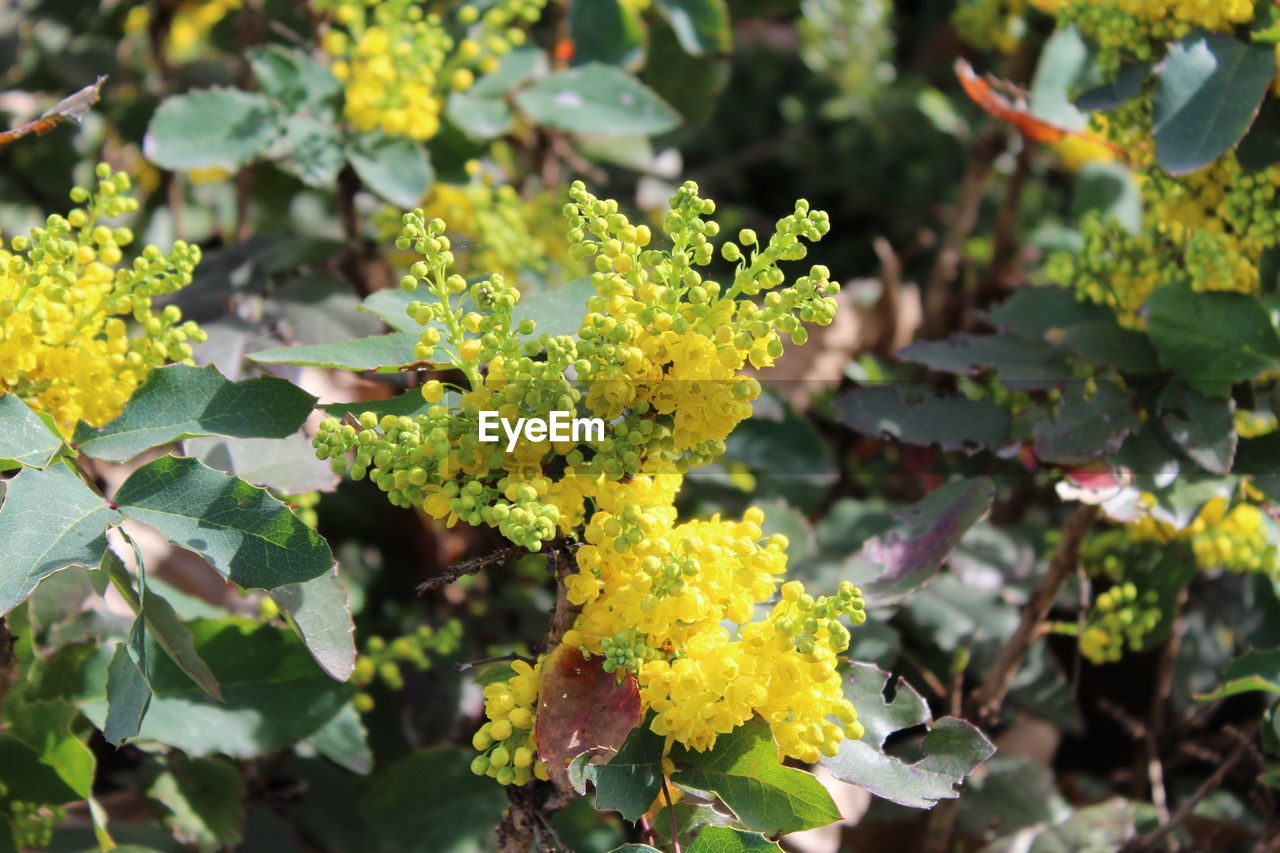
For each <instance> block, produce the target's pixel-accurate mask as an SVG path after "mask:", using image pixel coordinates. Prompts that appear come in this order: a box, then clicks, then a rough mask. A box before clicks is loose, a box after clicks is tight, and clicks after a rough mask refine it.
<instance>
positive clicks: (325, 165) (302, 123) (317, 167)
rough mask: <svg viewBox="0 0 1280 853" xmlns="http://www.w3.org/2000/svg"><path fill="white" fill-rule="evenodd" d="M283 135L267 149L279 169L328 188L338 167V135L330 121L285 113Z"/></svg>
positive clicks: (339, 148) (340, 138) (314, 185)
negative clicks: (286, 116)
mask: <svg viewBox="0 0 1280 853" xmlns="http://www.w3.org/2000/svg"><path fill="white" fill-rule="evenodd" d="M283 127H284V134H283V135H282V136H281V137H280V139H279V140H277V142H276V144H275V145H273V146H272V147H271V148H270V149H269V150H268V155H269V156H271V157H273V158H274V159H275V160H276V162H277V164H278V165H279V166H280V168H282V169H284V170H285V171H286V172H289V173H290V174H292V175H294V176H296V177H297V178H298V180H300V181H302V182H303V183H304V184H306V185H307V186H309V187H316V188H318V189H328V188H330V187H332V186H333V182H334V181H336V180H337V179H338V172H340V171H341V170H342V164H343V162H344V156H343V155H344V151H343V148H342V137H341V136H340V135H339V133H338V128H337V126H336V125H335V124H334V122H333V121H331V120H325V119H319V118H316V117H314V116H309V115H295V116H289V117H288V118H287V119H285V120H284V125H283Z"/></svg>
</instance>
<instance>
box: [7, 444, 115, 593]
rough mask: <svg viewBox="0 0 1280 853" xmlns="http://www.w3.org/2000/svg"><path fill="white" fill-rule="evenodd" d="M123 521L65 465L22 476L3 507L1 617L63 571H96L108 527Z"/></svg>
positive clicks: (11, 483)
mask: <svg viewBox="0 0 1280 853" xmlns="http://www.w3.org/2000/svg"><path fill="white" fill-rule="evenodd" d="M120 521H122V518H121V516H120V513H118V512H116V511H115V510H113V509H111V508H110V507H108V506H107V505H106V503H104V502H103V500H102V498H101V497H99V496H98V495H96V494H94V493H93V492H92V491H91V490H90V489H89V487H88V486H86V485H85V484H84V483H83V482H81V480H80V478H79V477H77V476H76V475H75V474H74V473H72V471H71V469H70V468H68V467H67V466H66V465H55V466H53V467H51V468H46V469H45V470H43V471H42V470H39V469H36V468H24V469H23V470H22V471H20V472H19V473H18V475H17V476H16V477H14V478H13V479H11V480H9V481H8V489H7V494H6V496H5V502H4V506H3V507H0V554H3V555H4V557H3V560H2V561H0V616H3V615H4V614H5V613H8V612H9V611H10V610H12V609H13V608H14V607H17V606H18V605H19V604H21V603H22V602H23V601H25V600H26V598H27V596H28V595H30V594H31V591H32V590H33V589H35V588H36V584H38V583H39V582H40V580H41V579H42V578H44V577H47V576H48V575H51V574H53V573H54V572H56V571H58V570H59V569H65V568H66V567H67V566H84V567H85V568H93V567H96V566H97V565H98V563H99V562H100V561H101V560H102V554H103V551H105V550H106V547H107V536H106V530H107V526H108V525H111V524H118V523H119V522H120Z"/></svg>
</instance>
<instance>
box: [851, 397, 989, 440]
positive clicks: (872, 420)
mask: <svg viewBox="0 0 1280 853" xmlns="http://www.w3.org/2000/svg"><path fill="white" fill-rule="evenodd" d="M834 406H835V409H836V412H837V413H838V417H837V420H839V421H840V423H842V424H844V425H845V426H847V427H849V428H850V429H852V430H856V431H857V432H861V433H865V434H867V435H874V436H877V437H880V436H888V437H890V438H894V439H896V440H898V441H901V442H904V443H906V444H915V445H920V446H922V447H927V446H929V445H931V444H937V445H938V447H940V448H941V449H942V450H949V451H962V452H965V453H974V452H976V451H979V450H982V449H984V448H991V449H999V448H1001V447H1003V446H1004V445H1005V444H1006V443H1007V442H1008V441H1009V415H1008V414H1007V413H1006V412H1005V411H1004V409H1002V408H1000V407H999V406H997V405H996V404H995V403H993V402H991V401H990V400H969V399H966V398H964V397H933V396H927V397H925V398H924V400H922V401H920V402H918V403H909V402H907V401H906V400H903V399H902V396H901V395H900V394H899V393H898V390H897V388H895V387H888V386H880V387H873V388H857V389H854V390H852V391H850V392H848V393H846V394H844V395H843V396H841V397H839V398H837V399H836V400H835V403H834Z"/></svg>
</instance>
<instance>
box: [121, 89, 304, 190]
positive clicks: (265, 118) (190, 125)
mask: <svg viewBox="0 0 1280 853" xmlns="http://www.w3.org/2000/svg"><path fill="white" fill-rule="evenodd" d="M279 132H280V114H279V111H278V110H277V108H276V107H275V106H274V105H273V104H272V103H271V101H270V100H269V99H268V98H267V97H266V96H264V95H261V94H257V93H254V92H243V91H240V90H239V89H208V90H205V91H201V92H191V93H190V94H186V95H175V96H174V97H171V98H166V99H165V100H164V102H163V103H161V104H160V108H159V109H157V110H156V112H155V115H154V116H152V118H151V124H150V126H149V127H148V128H147V136H146V139H145V141H144V142H143V150H144V151H145V152H146V155H147V158H148V159H150V160H151V162H153V163H155V164H156V165H157V166H160V167H161V168H164V169H175V170H190V169H215V168H216V169H226V170H227V171H229V172H233V171H235V170H236V169H238V168H240V167H241V166H243V165H244V164H246V163H248V162H249V161H250V160H252V159H254V158H255V157H257V156H258V155H259V154H260V153H261V152H262V151H264V150H265V149H266V147H267V146H268V145H269V144H270V143H271V140H272V139H273V138H274V137H275V136H276V135H277V134H278V133H279Z"/></svg>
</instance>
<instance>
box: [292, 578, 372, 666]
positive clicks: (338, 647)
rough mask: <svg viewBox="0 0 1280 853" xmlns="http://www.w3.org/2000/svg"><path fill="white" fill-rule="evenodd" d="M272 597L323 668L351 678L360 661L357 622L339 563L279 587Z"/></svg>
mask: <svg viewBox="0 0 1280 853" xmlns="http://www.w3.org/2000/svg"><path fill="white" fill-rule="evenodd" d="M271 597H272V598H274V599H275V601H276V604H278V605H280V609H281V610H283V611H284V612H285V613H287V614H288V616H289V622H290V623H291V624H292V625H293V627H294V628H295V629H296V630H297V632H298V634H299V635H300V636H301V637H302V640H303V642H305V643H306V644H307V649H308V650H310V652H311V655H312V657H314V658H315V659H316V663H318V664H320V668H321V669H323V670H324V671H325V672H327V673H328V674H329V675H330V677H332V678H335V679H337V680H338V681H346V680H347V679H348V678H350V677H351V671H352V669H354V667H355V664H356V644H355V635H354V631H355V629H356V626H355V624H354V623H352V621H351V607H350V605H349V604H348V602H347V590H346V588H345V587H343V585H342V580H341V579H340V578H339V577H338V569H337V566H334V567H333V568H332V569H331V570H330V571H329V573H328V574H324V575H321V576H320V577H318V578H313V579H312V580H309V581H307V582H306V583H294V584H289V585H288V586H281V587H276V588H275V589H273V590H271Z"/></svg>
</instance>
